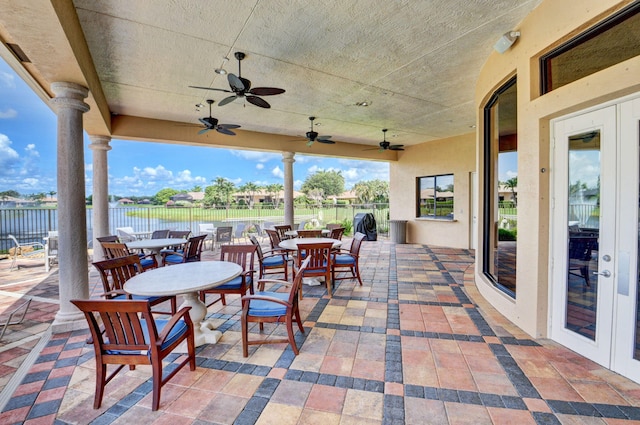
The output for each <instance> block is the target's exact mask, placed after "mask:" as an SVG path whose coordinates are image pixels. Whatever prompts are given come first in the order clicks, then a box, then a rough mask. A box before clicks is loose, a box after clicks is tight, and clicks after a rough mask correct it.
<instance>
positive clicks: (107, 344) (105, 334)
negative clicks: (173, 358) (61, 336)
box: [71, 300, 196, 411]
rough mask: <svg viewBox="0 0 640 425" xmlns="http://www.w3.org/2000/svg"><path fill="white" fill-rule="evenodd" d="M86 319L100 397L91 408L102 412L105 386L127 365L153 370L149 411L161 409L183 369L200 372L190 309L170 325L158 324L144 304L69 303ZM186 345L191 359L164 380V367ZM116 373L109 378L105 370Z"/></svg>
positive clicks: (132, 367)
mask: <svg viewBox="0 0 640 425" xmlns="http://www.w3.org/2000/svg"><path fill="white" fill-rule="evenodd" d="M71 302H72V303H73V304H74V305H75V306H76V307H78V308H79V309H80V311H82V312H83V313H84V316H85V318H86V319H87V322H88V323H89V329H90V330H91V341H92V342H93V348H94V353H95V358H96V393H95V397H94V400H93V408H94V409H99V408H100V405H101V404H102V396H103V394H104V388H105V386H106V385H107V384H108V383H109V382H110V381H111V380H112V379H113V378H114V377H115V376H116V374H117V373H118V372H120V371H121V370H122V369H123V368H124V366H125V365H129V369H130V370H133V369H135V367H136V365H139V364H146V365H151V371H152V381H153V396H152V402H151V410H153V411H156V410H158V407H159V406H160V391H161V390H162V387H163V386H164V385H165V384H166V383H167V382H168V381H169V380H170V379H171V378H172V377H173V376H175V374H176V373H178V371H179V370H180V369H182V368H183V367H184V366H185V365H187V364H189V369H190V370H191V371H194V370H196V356H195V345H194V337H193V322H192V321H191V318H190V317H189V310H190V309H191V307H183V308H182V309H180V311H179V312H178V313H177V314H175V315H173V316H172V317H171V318H170V319H169V320H161V319H155V318H154V317H153V315H152V314H151V311H150V308H149V303H147V302H146V301H130V300H127V301H113V300H108V301H107V300H71ZM183 341H184V342H185V343H186V345H187V353H188V354H187V356H186V357H185V359H184V360H182V362H180V363H177V364H175V363H172V364H171V366H172V367H171V368H167V369H168V371H167V372H168V373H167V374H166V376H164V377H163V376H162V375H163V374H162V372H163V367H162V361H163V360H164V359H165V358H166V357H167V356H168V355H169V354H171V352H172V351H173V350H174V349H175V348H176V347H178V345H180V344H181V343H182V342H183ZM108 364H115V365H118V367H117V368H116V369H115V370H114V371H113V372H112V373H111V374H109V375H107V365H108Z"/></svg>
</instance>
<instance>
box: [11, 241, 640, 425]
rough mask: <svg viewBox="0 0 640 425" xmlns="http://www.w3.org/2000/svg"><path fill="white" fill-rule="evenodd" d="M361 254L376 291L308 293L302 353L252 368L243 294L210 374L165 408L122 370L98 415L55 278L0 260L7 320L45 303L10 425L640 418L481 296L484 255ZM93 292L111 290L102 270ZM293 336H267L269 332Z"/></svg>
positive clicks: (628, 389) (19, 356)
mask: <svg viewBox="0 0 640 425" xmlns="http://www.w3.org/2000/svg"><path fill="white" fill-rule="evenodd" d="M361 254H362V263H361V270H362V276H363V281H364V286H362V287H361V286H359V285H357V283H356V282H354V281H351V280H343V281H340V284H339V286H338V287H337V289H336V291H335V293H334V297H333V298H328V297H327V296H326V291H324V290H323V289H322V287H307V286H305V287H304V292H305V297H304V299H303V301H302V304H301V309H302V316H303V318H306V320H305V322H304V325H305V329H306V332H305V334H301V333H298V334H297V340H298V343H299V344H298V345H299V347H300V355H298V356H295V355H293V352H292V351H291V349H290V348H289V347H288V346H287V345H285V344H269V345H262V346H258V347H256V346H254V347H251V349H250V356H249V357H248V358H243V357H242V347H241V338H240V332H239V298H238V297H234V296H232V297H230V299H229V301H231V302H230V303H229V305H228V306H226V307H223V306H220V305H219V303H217V304H214V305H213V306H211V307H210V309H209V313H210V317H212V318H213V319H214V320H215V321H216V323H217V327H218V329H220V330H222V331H223V332H224V334H223V337H222V339H221V340H220V341H219V342H218V343H217V344H214V345H205V346H202V347H199V348H198V350H197V357H198V368H197V370H196V371H195V372H190V371H189V370H188V368H187V369H183V370H182V371H181V372H180V373H179V374H178V375H176V377H174V379H173V380H172V381H170V382H169V383H168V384H167V385H166V386H165V387H164V389H163V391H162V397H161V403H160V410H159V411H157V412H152V411H151V382H150V379H149V378H150V370H149V368H147V367H138V368H137V369H136V370H134V371H127V372H125V373H121V374H120V376H118V377H117V378H116V379H114V381H112V382H111V383H109V384H108V385H107V388H106V391H105V399H104V401H103V405H102V407H101V408H100V409H99V410H94V409H93V408H92V404H93V392H94V382H95V381H94V372H95V370H94V367H95V366H94V360H93V352H92V349H91V347H90V346H88V345H86V344H85V340H86V337H87V333H86V332H84V331H77V332H72V333H67V334H57V335H51V336H48V335H47V333H46V331H44V332H43V329H44V328H46V326H47V325H46V324H47V323H48V322H50V320H51V318H52V315H53V314H55V311H56V302H57V301H56V299H57V294H56V293H55V290H54V288H55V282H56V275H55V269H54V273H52V274H51V275H49V276H45V277H44V279H43V278H40V280H38V279H37V278H36V277H35V276H36V275H37V274H38V273H37V271H36V270H35V269H30V268H29V269H27V268H25V269H23V270H22V269H21V270H20V271H19V272H12V273H13V275H9V274H8V273H7V272H6V270H3V269H2V267H3V266H4V265H3V264H2V263H3V262H1V261H0V291H2V292H0V312H1V311H3V310H4V311H7V309H9V308H10V307H12V306H16V305H17V304H16V303H18V302H20V301H19V300H17V298H16V294H25V295H26V296H33V297H34V302H33V304H32V309H33V311H32V312H31V309H30V313H29V314H28V315H27V319H26V320H25V323H24V324H22V325H16V326H14V327H12V329H11V330H9V331H8V332H7V334H6V335H5V338H4V339H3V341H1V342H0V374H1V375H2V385H3V386H4V390H3V392H2V394H0V400H2V398H3V397H2V396H4V397H5V398H6V400H7V401H6V405H5V406H4V408H3V409H2V413H0V423H1V424H10V423H25V424H52V423H55V424H67V423H69V424H88V423H93V424H108V423H114V424H129V423H136V424H138V423H145V424H146V423H149V424H163V423H170V424H172V425H178V424H232V423H235V424H254V423H255V424H271V423H277V424H316V423H317V424H380V423H384V424H578V423H584V424H623V423H624V424H627V423H640V385H638V384H636V383H634V382H632V381H630V380H628V379H625V378H623V377H621V376H619V375H617V374H615V373H613V372H611V371H609V370H607V369H604V368H602V367H600V366H599V365H597V364H595V363H593V362H591V361H589V360H587V359H585V358H583V357H581V356H579V355H577V354H575V353H573V352H571V351H570V350H568V349H566V348H564V347H562V346H560V345H558V344H556V343H554V342H552V341H549V340H533V339H531V338H530V337H528V336H527V335H526V334H524V333H523V332H522V331H521V330H519V329H518V328H517V327H516V326H514V325H513V324H511V323H510V322H508V321H507V320H505V319H504V318H503V317H502V316H501V315H499V314H498V313H497V312H496V311H495V310H494V309H492V308H491V306H489V305H488V304H487V303H486V302H484V300H483V299H482V297H481V296H480V295H479V294H478V293H477V291H476V289H475V286H474V285H473V272H472V270H473V264H472V262H473V258H472V253H470V252H469V251H467V250H456V249H449V248H439V247H429V246H422V245H410V244H407V245H396V244H393V243H390V242H389V241H386V240H379V241H376V242H372V241H368V242H365V243H364V244H363V247H362V251H361ZM215 257H216V253H210V252H207V253H206V255H205V259H207V258H208V259H213V258H215ZM41 269H43V267H40V268H39V270H41ZM8 276H10V277H11V279H9V278H8ZM14 276H15V277H14ZM24 281H29V282H24ZM90 281H91V285H92V294H94V295H97V294H98V293H99V292H100V289H99V288H98V287H97V283H98V281H97V276H96V275H95V273H93V272H92V273H91V275H90ZM20 282H22V283H20ZM34 282H35V284H34ZM29 285H31V286H30V287H29ZM45 300H46V301H45ZM2 316H4V313H3V314H2ZM2 316H0V317H2ZM251 332H252V333H253V338H256V337H259V335H258V328H257V327H255V328H252V329H251ZM282 333H283V329H282V328H280V327H276V326H269V325H265V331H264V334H263V337H265V338H267V337H268V336H269V335H270V334H278V335H281V334H282ZM41 336H42V338H41ZM29 356H33V357H34V358H35V361H33V364H32V365H29V367H28V370H24V369H25V368H24V367H23V368H22V369H23V370H18V371H17V372H16V369H19V368H20V365H21V364H25V363H26V364H30V363H29V362H27V360H28V358H29ZM178 358H179V354H176V355H175V356H173V357H171V358H170V360H171V361H175V360H176V359H178ZM168 367H171V366H170V365H168ZM21 372H22V373H21ZM16 376H18V377H19V378H20V379H19V382H18V383H17V384H16V379H15V377H16ZM12 377H14V378H13V379H12ZM12 384H13V385H12ZM9 391H10V392H11V394H9V396H7V393H8V392H9Z"/></svg>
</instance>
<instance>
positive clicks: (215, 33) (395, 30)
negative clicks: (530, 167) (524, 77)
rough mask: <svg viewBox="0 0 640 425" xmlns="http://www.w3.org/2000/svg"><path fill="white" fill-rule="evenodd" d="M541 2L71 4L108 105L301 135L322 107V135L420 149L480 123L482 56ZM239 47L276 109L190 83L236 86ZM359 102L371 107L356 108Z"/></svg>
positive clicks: (118, 110) (124, 0) (177, 0)
mask: <svg viewBox="0 0 640 425" xmlns="http://www.w3.org/2000/svg"><path fill="white" fill-rule="evenodd" d="M540 1H541V0H528V1H527V0H428V1H426V0H422V1H415V0H413V1H411V0H408V1H389V0H362V1H345V0H324V1H322V2H310V1H306V0H288V1H286V0H234V1H226V0H213V1H193V0H170V1H163V2H160V1H153V2H152V1H131V0H109V1H94V0H75V1H74V2H73V4H74V5H75V8H76V13H77V16H78V18H79V22H80V26H81V29H82V32H83V33H84V37H85V38H86V42H87V45H88V47H89V51H90V55H91V59H92V60H93V63H94V66H95V69H96V71H97V76H98V79H99V83H100V86H101V87H102V90H103V92H104V97H105V99H106V103H107V105H108V109H109V111H110V112H111V113H112V114H116V115H125V116H133V117H142V118H152V119H160V120H169V121H178V122H184V123H194V124H196V123H198V118H199V117H204V116H206V115H208V108H206V107H205V108H201V110H200V111H197V110H196V107H195V105H196V104H198V103H205V100H206V99H214V100H215V101H216V104H214V106H213V116H214V117H216V118H218V119H219V120H220V122H222V123H234V124H240V125H241V126H242V129H244V130H251V131H258V132H266V133H274V134H284V135H290V136H302V135H304V133H305V132H306V131H308V130H309V120H308V117H309V116H311V115H313V116H316V117H318V118H317V120H316V123H320V126H319V127H318V128H316V131H318V132H319V133H320V134H329V135H332V136H333V138H334V140H338V141H342V142H349V143H358V144H368V145H377V144H378V143H379V142H380V141H381V140H382V132H381V130H382V128H389V132H388V133H387V136H388V140H390V141H391V142H392V143H394V144H405V145H411V144H416V143H422V142H425V141H429V140H433V139H439V138H443V137H448V136H453V135H458V134H464V133H469V132H470V131H472V130H471V129H470V126H472V125H473V124H475V111H474V92H475V83H476V79H477V77H478V74H479V71H480V69H481V67H482V65H483V63H484V62H485V61H486V60H487V57H488V56H489V55H490V54H492V51H493V45H494V44H495V42H496V41H497V40H498V38H500V36H501V35H502V34H503V33H505V32H506V31H509V30H512V29H514V28H517V26H518V24H519V23H520V22H521V20H522V19H523V18H524V17H525V16H526V15H527V14H529V13H530V12H531V10H532V9H533V8H535V7H536V6H537V5H538V4H539V3H540ZM13 3H14V4H15V5H16V6H13V8H20V7H23V6H22V4H21V3H20V2H15V1H13ZM29 3H33V2H29ZM17 5H19V6H17ZM56 12H57V13H58V14H60V12H59V10H56ZM43 13H44V11H43ZM61 20H62V21H63V22H64V18H61ZM1 21H2V19H1V18H0V23H1ZM11 25H12V24H11V22H10V21H9V20H8V19H7V21H6V24H5V26H6V27H9V29H10V30H11ZM13 25H16V24H15V23H14V24H13ZM16 28H19V27H17V26H16ZM1 29H2V28H0V30H1ZM14 32H15V31H14ZM18 32H19V31H18ZM25 34H26V33H25ZM16 41H17V42H20V40H16ZM237 51H242V52H245V53H246V55H247V56H246V59H245V60H244V61H243V62H242V76H243V77H244V78H248V79H250V80H251V81H252V85H253V86H254V87H260V86H267V87H280V88H283V89H285V90H286V93H284V94H281V95H277V96H268V97H266V96H265V97H264V99H265V100H267V101H268V102H269V103H270V104H271V109H262V108H259V107H256V106H254V105H251V104H249V103H247V104H246V105H245V104H244V102H242V101H240V100H236V101H234V102H232V103H230V104H228V105H225V106H218V105H217V102H219V101H220V100H222V99H223V98H224V97H226V96H228V94H227V93H223V92H219V91H208V90H199V89H194V88H189V86H190V85H196V86H207V87H214V88H221V89H228V88H229V84H228V81H227V77H226V76H220V75H217V74H215V73H214V69H215V68H219V67H221V66H223V65H224V67H225V69H227V70H228V71H229V72H233V73H234V74H237V73H238V63H237V61H236V60H235V58H234V57H233V54H234V53H235V52H237ZM224 57H228V58H230V60H229V61H228V62H226V63H225V61H224V59H223V58H224ZM361 101H367V102H370V103H371V105H370V106H368V107H359V106H356V105H355V104H356V103H357V102H361ZM194 131H196V130H194ZM301 143H302V144H304V143H303V142H301Z"/></svg>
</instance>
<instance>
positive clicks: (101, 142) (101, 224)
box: [89, 135, 111, 261]
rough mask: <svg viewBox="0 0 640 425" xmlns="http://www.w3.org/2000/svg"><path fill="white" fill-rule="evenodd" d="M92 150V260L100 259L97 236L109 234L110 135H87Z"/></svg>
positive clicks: (100, 246)
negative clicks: (108, 154)
mask: <svg viewBox="0 0 640 425" xmlns="http://www.w3.org/2000/svg"><path fill="white" fill-rule="evenodd" d="M89 139H91V144H90V145H89V149H91V150H92V151H93V196H92V199H93V209H92V215H93V220H92V222H93V261H99V260H102V257H103V253H102V245H100V242H98V239H97V238H98V237H100V236H107V235H108V234H109V167H108V161H107V152H108V151H110V150H111V146H109V142H110V141H111V137H110V136H95V135H93V136H89Z"/></svg>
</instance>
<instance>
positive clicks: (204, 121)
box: [198, 118, 209, 127]
mask: <svg viewBox="0 0 640 425" xmlns="http://www.w3.org/2000/svg"><path fill="white" fill-rule="evenodd" d="M198 121H200V122H201V123H202V124H204V125H206V126H207V127H209V123H208V122H207V120H206V119H204V118H198Z"/></svg>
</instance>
